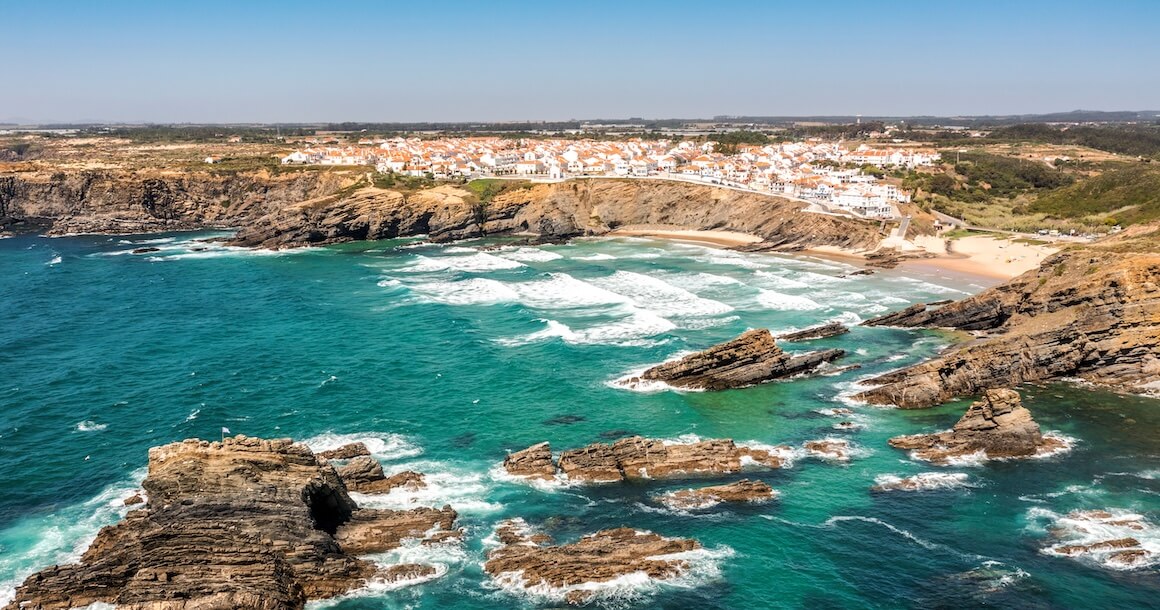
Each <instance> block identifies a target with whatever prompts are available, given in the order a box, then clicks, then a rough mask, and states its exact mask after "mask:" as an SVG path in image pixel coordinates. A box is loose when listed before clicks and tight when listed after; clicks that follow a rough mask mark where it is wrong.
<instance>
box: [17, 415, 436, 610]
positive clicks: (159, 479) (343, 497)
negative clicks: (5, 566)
mask: <svg viewBox="0 0 1160 610" xmlns="http://www.w3.org/2000/svg"><path fill="white" fill-rule="evenodd" d="M142 486H143V487H144V489H145V491H146V492H147V494H148V500H147V503H146V504H145V507H144V508H143V509H141V510H134V511H131V512H129V513H128V514H127V515H126V517H125V519H124V520H122V521H121V522H120V523H117V524H116V525H112V526H109V527H105V528H103V529H102V530H101V531H100V533H99V534H98V535H97V537H96V539H95V540H94V541H93V543H92V544H91V545H90V546H89V548H88V550H87V551H86V552H85V553H84V555H82V557H81V558H80V560H79V562H78V563H75V564H70V565H62V566H52V567H50V568H47V569H45V570H42V571H40V572H37V573H36V574H33V575H32V576H30V577H28V579H27V580H25V582H24V584H23V585H22V586H21V587H20V588H19V589H18V590H17V592H16V597H15V599H14V600H13V602H12V603H11V604H10V605H9V606H8V609H9V610H17V609H23V610H30V609H37V610H49V609H57V608H75V607H81V606H87V605H91V604H94V603H98V602H100V603H105V604H113V605H116V606H117V607H118V608H120V609H122V610H146V609H149V610H193V609H195V608H255V609H260V610H284V609H297V608H302V607H304V605H305V603H306V601H307V600H309V599H321V598H327V597H333V596H335V595H339V594H341V593H344V592H346V591H349V590H351V589H353V588H357V587H359V586H362V585H363V584H364V583H365V582H367V580H368V579H372V578H376V577H380V576H383V577H386V576H389V574H381V570H380V568H378V567H376V565H375V564H373V563H370V562H369V561H365V560H362V559H359V558H358V557H356V556H355V555H359V554H364V553H381V552H385V551H388V550H391V549H393V548H396V547H398V546H399V544H400V543H401V541H402V540H404V539H407V538H424V537H425V536H426V535H427V532H439V531H453V528H454V521H455V518H456V514H455V511H454V510H452V509H451V508H450V507H444V508H443V509H434V508H419V509H414V510H409V511H389V510H371V509H361V508H359V507H358V505H357V504H356V503H355V502H354V501H353V500H351V498H350V496H349V495H348V494H347V490H346V486H345V485H343V483H342V480H341V479H340V478H339V476H338V474H337V473H336V472H335V470H334V468H333V467H331V466H330V465H329V464H327V463H326V462H325V461H324V460H321V459H320V458H318V457H317V456H315V455H314V454H313V453H312V452H311V451H310V449H309V448H307V447H306V446H305V445H301V444H295V443H293V442H291V441H290V440H289V439H279V440H262V439H256V438H246V437H242V436H239V437H236V438H232V439H226V440H225V441H224V442H221V443H218V442H213V443H211V442H207V441H199V440H187V441H184V442H180V443H173V444H170V445H165V446H163V447H155V448H153V449H151V450H150V451H149V473H148V476H147V477H146V478H145V481H144V482H143V483H142Z"/></svg>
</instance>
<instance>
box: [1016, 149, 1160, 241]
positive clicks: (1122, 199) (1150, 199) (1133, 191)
mask: <svg viewBox="0 0 1160 610" xmlns="http://www.w3.org/2000/svg"><path fill="white" fill-rule="evenodd" d="M1028 210H1029V211H1030V212H1032V213H1039V214H1046V215H1048V216H1050V217H1055V218H1064V219H1080V218H1088V219H1089V221H1097V222H1099V221H1102V223H1103V224H1105V225H1109V226H1110V225H1116V224H1120V225H1125V226H1126V225H1131V224H1139V223H1144V222H1150V221H1153V220H1160V167H1154V166H1153V164H1136V165H1132V166H1129V167H1122V168H1120V169H1115V170H1111V171H1108V172H1105V173H1103V174H1100V175H1098V176H1093V177H1091V178H1087V179H1085V180H1082V181H1080V182H1078V183H1076V184H1074V185H1072V186H1069V187H1065V188H1062V189H1059V190H1056V191H1053V192H1050V193H1044V194H1043V195H1041V196H1039V197H1038V198H1036V199H1035V201H1034V202H1033V203H1032V204H1031V205H1030V206H1028Z"/></svg>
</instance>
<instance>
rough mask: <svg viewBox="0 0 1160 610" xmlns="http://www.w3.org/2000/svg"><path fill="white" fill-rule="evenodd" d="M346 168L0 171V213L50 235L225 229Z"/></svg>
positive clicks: (321, 191)
mask: <svg viewBox="0 0 1160 610" xmlns="http://www.w3.org/2000/svg"><path fill="white" fill-rule="evenodd" d="M352 181H353V178H352V176H351V175H350V174H349V173H339V172H325V171H323V172H318V171H295V172H285V173H272V172H270V171H267V170H262V171H253V172H214V171H205V170H200V169H198V170H192V169H191V170H184V171H174V170H163V169H157V170H146V169H142V170H121V169H93V170H82V171H75V170H73V171H51V172H50V171H43V172H20V173H15V174H11V175H3V174H0V217H9V218H12V219H14V221H15V220H25V221H33V223H32V224H33V225H34V226H39V225H44V224H47V225H49V229H48V232H49V233H50V234H53V235H64V234H69V233H148V232H157V231H175V230H184V229H201V228H207V227H232V226H239V225H243V224H246V223H247V222H249V221H251V220H253V219H257V218H262V217H264V216H266V215H267V214H269V213H271V212H273V211H274V210H277V209H281V208H283V207H285V206H288V205H291V204H295V203H298V202H301V201H304V200H310V199H315V198H318V197H321V196H324V195H329V194H333V193H335V192H338V191H339V190H340V189H341V188H342V187H343V186H344V185H346V184H349V183H350V182H352Z"/></svg>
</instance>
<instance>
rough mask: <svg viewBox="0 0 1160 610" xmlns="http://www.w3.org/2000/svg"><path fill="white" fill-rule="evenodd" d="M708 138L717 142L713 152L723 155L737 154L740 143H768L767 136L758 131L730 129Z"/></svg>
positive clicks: (762, 144) (761, 144)
mask: <svg viewBox="0 0 1160 610" xmlns="http://www.w3.org/2000/svg"><path fill="white" fill-rule="evenodd" d="M709 139H711V140H714V141H716V142H717V146H716V148H714V152H718V153H721V154H725V155H735V154H737V151H738V150H740V149H741V145H742V144H756V145H758V146H764V145H766V144H769V136H767V135H765V134H763V133H761V132H760V131H730V132H728V133H722V134H715V135H713V136H710V138H709Z"/></svg>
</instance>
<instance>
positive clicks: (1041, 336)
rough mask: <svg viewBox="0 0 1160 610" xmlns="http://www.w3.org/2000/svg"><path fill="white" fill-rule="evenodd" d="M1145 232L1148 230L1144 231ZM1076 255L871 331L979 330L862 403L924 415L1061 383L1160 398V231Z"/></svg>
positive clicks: (882, 384) (908, 312)
mask: <svg viewBox="0 0 1160 610" xmlns="http://www.w3.org/2000/svg"><path fill="white" fill-rule="evenodd" d="M1144 230H1146V229H1141V230H1140V231H1144ZM1140 231H1125V234H1128V233H1132V235H1125V236H1122V237H1118V238H1116V239H1111V240H1108V241H1107V242H1101V243H1097V244H1093V245H1089V246H1084V247H1073V248H1072V249H1069V250H1065V251H1063V252H1061V253H1059V254H1056V255H1054V256H1052V257H1049V258H1048V259H1046V260H1045V261H1044V262H1043V264H1042V265H1041V266H1040V268H1039V269H1037V270H1033V271H1029V272H1027V273H1025V274H1023V275H1021V276H1019V277H1017V278H1015V279H1013V280H1011V281H1009V282H1007V283H1005V284H1002V285H1000V286H996V287H994V288H991V289H989V290H986V291H984V292H982V293H980V294H978V295H976V296H973V297H970V298H967V299H963V300H961V301H956V302H953V303H950V304H945V305H942V306H941V307H928V306H924V305H915V306H912V307H909V308H907V309H905V310H903V311H901V312H897V313H893V314H888V315H885V316H882V317H880V318H876V319H873V320H870V321H867V322H866V323H865V324H867V325H871V326H876V325H883V326H899V327H911V328H919V327H943V328H953V329H958V330H964V331H971V332H972V333H973V334H974V335H975V338H974V340H972V341H970V342H967V343H964V344H961V345H959V346H956V347H953V348H951V349H949V350H947V351H946V352H944V353H943V354H940V355H939V356H937V357H936V358H934V359H933V360H930V361H928V362H924V363H921V364H918V365H915V366H912V367H909V368H906V369H903V370H900V371H896V372H893V373H888V374H886V375H882V376H879V377H877V378H875V379H871V380H869V381H867V382H866V384H867V385H871V386H876V387H873V388H872V389H869V390H867V391H864V392H862V393H860V394H858V395H857V396H855V398H857V399H860V400H865V401H867V402H870V403H875V404H891V405H897V406H899V407H903V408H923V407H929V406H932V405H935V404H939V403H942V402H945V401H947V400H950V399H952V398H954V397H956V396H970V395H976V394H978V393H980V392H982V391H983V390H985V389H988V388H995V387H1010V386H1012V385H1015V384H1019V383H1024V382H1035V381H1045V380H1051V379H1060V378H1080V379H1083V380H1085V381H1088V382H1091V383H1094V384H1097V385H1103V386H1106V387H1110V388H1112V389H1117V390H1125V391H1129V392H1134V393H1158V392H1160V252H1157V248H1158V247H1160V231H1154V232H1153V233H1141V232H1140Z"/></svg>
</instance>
